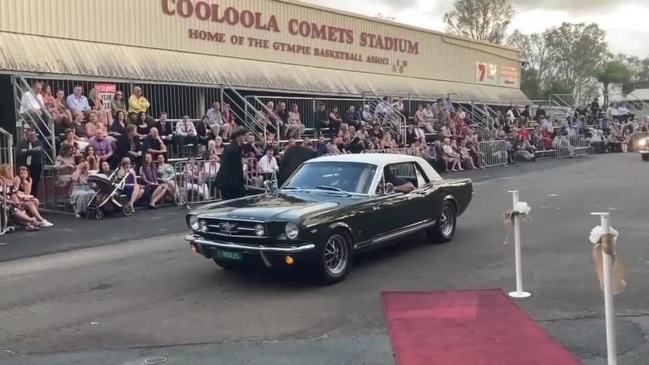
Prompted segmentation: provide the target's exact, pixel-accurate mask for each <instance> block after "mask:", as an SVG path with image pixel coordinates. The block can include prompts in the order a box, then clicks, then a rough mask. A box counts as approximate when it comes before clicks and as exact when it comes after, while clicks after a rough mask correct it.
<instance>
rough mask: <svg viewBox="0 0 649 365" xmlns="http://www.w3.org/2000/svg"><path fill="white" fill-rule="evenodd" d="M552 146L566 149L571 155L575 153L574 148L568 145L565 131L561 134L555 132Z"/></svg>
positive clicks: (568, 141)
mask: <svg viewBox="0 0 649 365" xmlns="http://www.w3.org/2000/svg"><path fill="white" fill-rule="evenodd" d="M552 146H553V147H554V148H555V149H560V150H564V151H567V152H568V153H569V154H570V155H571V156H572V155H574V154H575V148H574V147H573V146H571V145H570V140H569V139H568V136H567V135H566V134H565V132H564V133H562V134H557V136H556V137H554V140H553V141H552Z"/></svg>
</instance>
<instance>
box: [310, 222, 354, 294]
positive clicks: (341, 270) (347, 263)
mask: <svg viewBox="0 0 649 365" xmlns="http://www.w3.org/2000/svg"><path fill="white" fill-rule="evenodd" d="M352 256H353V252H352V242H351V239H350V238H349V236H348V235H347V234H345V233H342V232H333V233H332V234H331V235H330V236H329V237H328V238H327V239H326V240H325V242H324V244H323V245H322V247H321V249H320V252H319V255H318V259H317V262H316V266H315V268H314V273H315V274H316V275H317V276H318V278H319V279H320V281H321V282H322V283H323V284H334V283H337V282H339V281H341V280H343V279H344V278H345V276H347V273H349V270H350V269H351V267H352V258H353V257H352Z"/></svg>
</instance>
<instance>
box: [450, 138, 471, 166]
mask: <svg viewBox="0 0 649 365" xmlns="http://www.w3.org/2000/svg"><path fill="white" fill-rule="evenodd" d="M454 143H457V142H456V140H453V141H452V142H451V145H453V144H454ZM456 152H457V153H458V154H459V155H460V164H461V165H462V166H463V167H464V169H465V170H474V169H475V164H474V163H473V158H472V157H471V153H470V152H469V149H468V148H467V146H466V144H464V143H460V144H459V145H458V146H457V149H456Z"/></svg>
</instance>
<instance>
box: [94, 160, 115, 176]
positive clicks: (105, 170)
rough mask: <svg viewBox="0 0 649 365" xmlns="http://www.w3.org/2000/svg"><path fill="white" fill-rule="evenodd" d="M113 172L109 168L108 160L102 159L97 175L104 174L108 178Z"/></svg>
mask: <svg viewBox="0 0 649 365" xmlns="http://www.w3.org/2000/svg"><path fill="white" fill-rule="evenodd" d="M112 174H113V172H112V170H111V169H110V164H109V163H108V161H103V162H101V163H100V164H99V170H97V175H104V176H105V177H106V178H109V177H110V175H112Z"/></svg>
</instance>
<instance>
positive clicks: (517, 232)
mask: <svg viewBox="0 0 649 365" xmlns="http://www.w3.org/2000/svg"><path fill="white" fill-rule="evenodd" d="M509 192H510V193H512V199H513V203H514V205H513V211H516V206H517V205H518V202H519V200H518V190H510V191H509ZM514 251H515V261H516V291H512V292H509V296H510V297H512V298H518V299H523V298H529V297H530V296H531V295H532V294H530V293H528V292H524V291H523V267H522V263H521V218H520V217H519V216H518V215H516V216H514Z"/></svg>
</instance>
